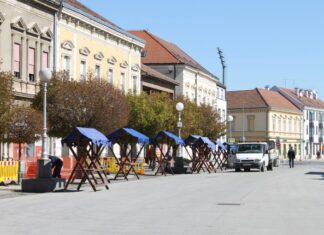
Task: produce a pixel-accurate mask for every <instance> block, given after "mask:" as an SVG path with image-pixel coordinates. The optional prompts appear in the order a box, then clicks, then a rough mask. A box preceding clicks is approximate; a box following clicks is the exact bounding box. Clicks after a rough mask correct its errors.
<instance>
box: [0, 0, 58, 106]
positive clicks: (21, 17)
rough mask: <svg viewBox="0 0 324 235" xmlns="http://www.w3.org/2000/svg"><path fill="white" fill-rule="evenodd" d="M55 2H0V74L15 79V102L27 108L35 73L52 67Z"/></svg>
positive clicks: (36, 87) (35, 90) (35, 89)
mask: <svg viewBox="0 0 324 235" xmlns="http://www.w3.org/2000/svg"><path fill="white" fill-rule="evenodd" d="M58 7H59V5H58V4H57V3H56V2H55V1H46V0H44V1H17V0H0V71H8V72H12V74H13V75H14V92H15V100H16V102H17V103H20V104H24V103H25V104H29V103H30V100H31V99H32V98H33V97H34V96H35V95H36V94H37V93H38V91H39V89H40V88H39V77H38V71H39V70H40V69H42V68H52V66H53V58H54V57H53V41H54V40H53V39H54V35H53V31H54V18H55V14H56V12H57V11H58Z"/></svg>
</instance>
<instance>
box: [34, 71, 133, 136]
mask: <svg viewBox="0 0 324 235" xmlns="http://www.w3.org/2000/svg"><path fill="white" fill-rule="evenodd" d="M33 107H35V108H36V109H38V110H42V107H43V95H42V91H40V92H39V93H38V94H37V96H36V97H35V100H34V102H33ZM47 113H48V122H49V132H48V133H49V135H52V136H56V137H64V136H66V135H67V134H68V133H69V132H70V131H71V129H73V128H75V127H76V126H80V127H92V128H97V129H99V130H100V131H102V132H103V133H104V134H108V133H110V132H112V131H113V130H115V129H118V128H121V127H124V126H125V125H127V123H128V117H129V111H128V103H127V99H126V97H125V95H123V94H122V92H121V91H119V90H117V89H116V88H114V87H113V86H112V85H111V84H109V83H108V82H106V81H98V80H96V79H92V78H91V77H90V76H88V79H87V81H83V82H76V81H67V80H64V79H62V76H61V74H56V75H54V77H53V78H52V79H51V81H50V82H49V84H48V93H47Z"/></svg>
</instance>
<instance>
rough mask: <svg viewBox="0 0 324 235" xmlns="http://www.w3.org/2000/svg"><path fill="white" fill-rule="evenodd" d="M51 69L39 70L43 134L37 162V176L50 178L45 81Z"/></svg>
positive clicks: (46, 81) (47, 80)
mask: <svg viewBox="0 0 324 235" xmlns="http://www.w3.org/2000/svg"><path fill="white" fill-rule="evenodd" d="M51 76H52V74H51V71H50V70H49V69H42V70H40V71H39V78H40V81H41V82H42V84H43V134H42V156H41V159H39V160H38V162H37V163H38V164H37V170H38V171H37V177H38V178H51V177H52V174H51V164H50V159H49V158H48V152H47V139H48V136H47V127H46V122H47V121H46V115H47V114H46V106H47V94H46V93H47V83H48V82H49V80H50V79H51Z"/></svg>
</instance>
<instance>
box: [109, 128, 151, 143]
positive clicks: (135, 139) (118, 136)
mask: <svg viewBox="0 0 324 235" xmlns="http://www.w3.org/2000/svg"><path fill="white" fill-rule="evenodd" d="M107 138H108V139H109V140H110V141H111V142H112V143H117V142H119V143H120V142H122V143H139V144H148V143H149V142H150V138H149V137H147V136H146V135H144V134H142V133H140V132H138V131H136V130H134V129H132V128H121V129H118V130H116V131H114V132H112V133H110V134H109V135H108V136H107Z"/></svg>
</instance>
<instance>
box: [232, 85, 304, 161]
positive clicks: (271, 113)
mask: <svg viewBox="0 0 324 235" xmlns="http://www.w3.org/2000/svg"><path fill="white" fill-rule="evenodd" d="M227 99H228V114H229V115H231V116H232V117H233V121H232V122H230V125H231V133H228V134H230V135H231V136H232V138H235V140H236V141H237V142H238V141H242V140H245V141H268V140H273V141H276V143H277V145H278V146H279V145H280V148H279V150H280V155H281V156H285V157H286V156H287V152H288V149H289V146H292V147H293V148H294V149H295V151H296V154H297V157H300V153H301V144H302V125H301V123H302V120H303V113H302V112H301V111H300V110H299V109H298V108H297V107H296V106H295V105H293V104H292V103H291V102H290V101H289V100H288V99H286V98H285V97H284V96H282V95H281V94H280V93H279V92H275V91H270V90H268V89H258V88H256V89H253V90H243V91H231V92H228V93H227Z"/></svg>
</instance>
